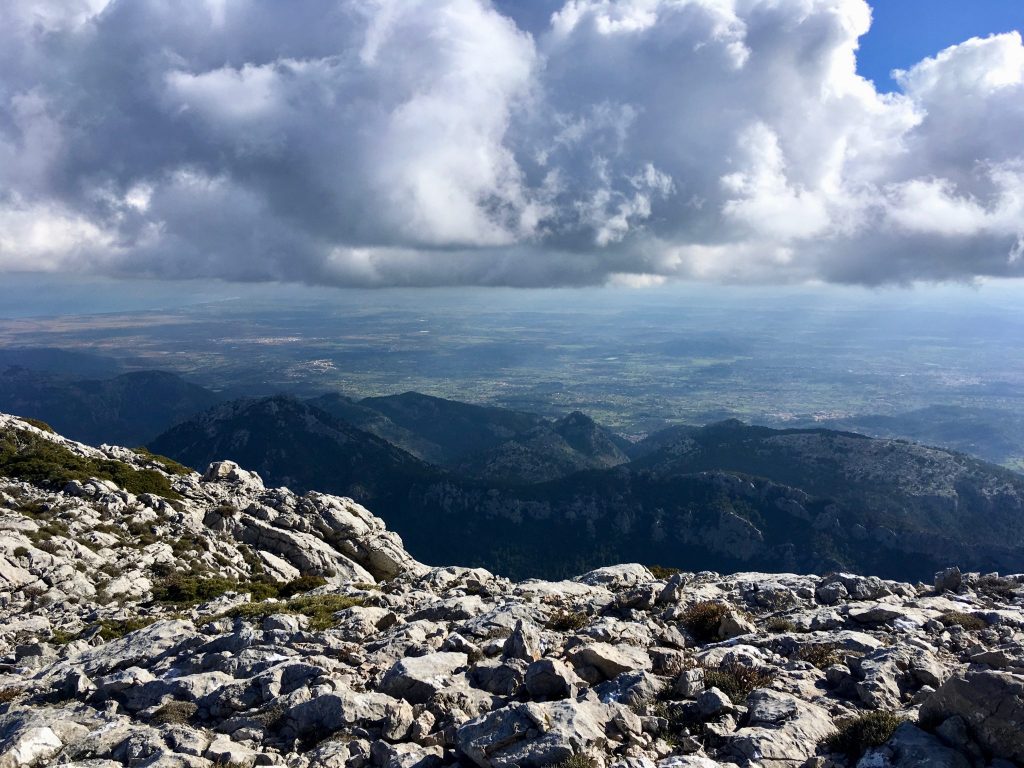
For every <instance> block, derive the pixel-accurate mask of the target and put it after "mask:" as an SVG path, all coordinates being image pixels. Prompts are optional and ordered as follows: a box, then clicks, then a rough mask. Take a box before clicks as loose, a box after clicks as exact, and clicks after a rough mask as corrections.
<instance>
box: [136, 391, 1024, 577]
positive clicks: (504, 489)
mask: <svg viewBox="0 0 1024 768" xmlns="http://www.w3.org/2000/svg"><path fill="white" fill-rule="evenodd" d="M381 401H385V402H386V403H387V408H388V411H387V412H388V413H389V414H392V415H398V419H397V421H390V422H389V424H384V423H383V422H381V421H379V420H377V419H370V418H369V417H368V416H367V414H366V413H365V411H362V410H360V411H359V412H360V413H361V414H362V415H363V416H366V417H367V421H364V424H366V425H368V426H374V427H375V428H378V429H384V428H385V427H386V428H387V429H388V430H391V429H393V428H394V427H397V428H400V429H402V430H406V432H404V433H403V434H411V435H414V436H415V438H416V440H417V441H424V440H428V441H430V443H431V444H432V445H433V446H434V450H442V449H443V448H444V447H445V446H447V447H448V449H453V448H454V447H455V444H454V443H452V442H450V441H448V436H449V434H450V433H449V432H448V431H447V429H446V426H445V425H446V424H447V423H448V420H449V419H450V418H454V417H453V414H457V415H458V418H459V419H461V420H462V422H461V423H462V424H463V425H464V426H465V427H466V428H467V430H471V434H472V435H473V438H472V439H473V440H474V445H475V446H476V448H477V455H478V456H479V457H481V459H480V460H479V461H476V462H474V461H468V460H467V458H466V456H465V455H464V454H462V453H460V452H455V453H447V454H445V456H446V462H447V463H448V464H449V466H439V465H436V464H432V463H428V462H425V461H423V460H422V459H420V458H418V457H417V456H414V455H413V454H412V453H410V452H408V451H406V450H403V449H401V448H398V447H397V446H394V445H392V444H390V443H389V442H387V441H385V440H384V439H382V438H381V437H379V436H378V435H376V434H373V433H371V432H369V431H366V430H363V429H359V428H357V427H355V426H353V425H352V424H350V423H347V422H345V421H343V420H341V419H340V418H338V417H336V416H333V415H331V414H329V413H327V411H325V410H323V409H321V408H318V407H316V406H314V405H312V404H311V403H309V402H302V401H299V400H296V399H293V398H287V397H274V398H267V399H263V400H255V401H241V402H237V403H232V404H228V405H223V406H220V407H218V408H216V409H214V410H213V411H211V412H209V413H207V414H204V415H203V416H201V417H198V418H196V419H193V420H191V421H189V422H186V423H184V424H181V425H179V426H177V427H175V428H174V429H172V430H171V431H169V432H167V433H166V434H164V435H162V436H161V437H160V438H158V439H157V440H155V441H153V442H152V443H151V444H150V447H151V448H152V449H153V450H154V451H155V452H157V453H162V454H165V455H168V456H171V457H172V458H175V459H177V460H179V461H182V462H184V463H187V464H191V465H192V466H196V467H203V466H205V465H206V464H207V463H208V462H210V461H214V460H216V459H222V458H231V459H234V460H236V461H239V462H240V463H243V464H244V465H246V466H249V467H252V468H254V469H256V470H257V471H259V472H260V473H261V475H263V476H264V479H265V480H267V481H268V482H270V483H273V484H284V485H288V486H289V487H292V488H293V489H294V490H306V489H309V488H314V487H317V488H321V489H323V490H326V491H329V492H332V493H341V494H347V495H351V496H354V497H355V498H356V499H357V500H360V501H363V502H365V503H367V504H370V505H373V507H374V508H375V509H377V510H378V511H379V512H380V514H381V515H382V516H383V517H384V518H385V519H386V520H387V521H388V524H389V525H390V526H391V527H392V528H394V529H395V530H397V531H398V532H399V533H400V534H401V535H402V537H403V539H404V540H405V541H406V544H407V545H408V547H409V548H410V551H412V552H413V553H414V554H415V555H416V556H417V557H419V558H422V559H424V560H425V561H427V562H460V563H464V564H469V565H482V566H485V567H488V568H491V569H494V570H497V571H499V572H502V573H508V574H511V575H514V576H527V575H546V576H558V575H565V574H568V573H571V572H573V571H577V570H579V569H580V568H588V567H592V566H596V565H601V564H605V563H610V562H618V561H623V560H638V561H642V562H648V563H660V564H663V565H669V566H676V567H683V568H688V569H697V570H700V569H714V570H724V571H728V570H735V569H743V568H753V569H757V568H767V567H769V566H770V567H772V568H774V569H776V570H779V569H782V570H793V571H797V572H799V571H804V570H810V571H819V572H820V571H828V570H836V569H847V570H856V571H862V572H869V573H876V574H880V575H884V576H892V577H897V576H899V577H903V578H915V577H916V578H924V577H925V576H927V575H928V574H929V572H930V569H934V568H937V567H940V566H941V565H942V564H943V563H947V562H958V563H960V564H961V565H963V567H965V568H973V569H993V570H1003V571H1006V570H1021V569H1022V568H1024V477H1021V476H1020V475H1017V474H1015V473H1013V472H1010V471H1008V470H1006V469H1003V468H1001V467H997V466H994V465H991V464H986V463H985V462H982V461H979V460H976V459H972V458H969V457H967V456H964V455H962V454H958V453H955V452H952V451H948V450H945V449H937V448H927V447H924V446H921V445H917V444H913V443H908V442H906V441H900V440H877V439H872V438H868V437H864V436H862V435H857V434H852V433H844V432H836V431H830V430H824V429H810V430H773V429H768V428H765V427H751V426H747V425H744V424H742V423H740V422H737V421H728V422H723V423H720V424H714V425H709V426H707V427H701V428H687V429H677V428H673V429H671V430H669V431H666V432H665V433H658V434H655V435H652V436H651V437H649V438H648V439H647V440H645V441H643V442H642V443H640V444H638V445H636V446H634V447H633V448H632V451H631V452H632V454H633V458H632V460H629V461H625V460H623V457H624V455H625V454H624V453H623V452H622V451H621V449H620V448H618V446H617V445H616V443H615V441H614V440H612V439H611V438H609V437H607V435H606V433H605V431H604V430H602V429H600V428H598V427H596V425H593V422H591V421H590V420H589V419H587V418H586V417H585V416H583V415H582V414H571V415H570V416H568V417H566V418H564V419H561V420H558V421H555V422H546V423H534V425H533V426H530V425H529V423H526V422H522V423H519V422H515V421H514V418H515V416H514V415H513V414H512V413H511V412H504V413H502V412H500V411H501V409H480V410H473V409H474V408H475V407H474V406H465V404H461V403H451V402H450V401H443V400H440V401H439V400H438V399H437V398H428V397H426V396H423V395H414V394H411V393H408V394H405V395H399V396H396V397H395V398H374V402H373V405H374V406H375V407H381ZM395 401H398V405H396V404H395ZM364 403H366V401H362V402H361V403H359V404H358V405H359V406H361V407H366V408H368V407H370V406H368V405H364ZM381 410H384V408H383V407H381ZM378 413H379V411H378ZM410 414H412V415H410ZM473 415H475V416H476V417H477V418H476V419H474V418H472V416H473ZM388 418H389V420H390V416H389V417H388ZM510 423H511V424H515V425H516V426H517V427H518V428H526V427H529V428H528V429H526V430H525V431H524V432H520V433H516V432H515V431H514V430H513V429H512V428H511V427H508V425H509V424H510ZM382 424H383V426H382ZM392 425H393V426H392ZM496 425H504V426H506V427H508V432H504V433H503V432H501V431H500V430H498V429H497V427H496ZM414 430H415V431H414ZM431 438H433V439H431ZM502 438H504V439H502ZM566 451H569V453H568V454H567V453H566ZM566 455H568V456H569V459H567V460H566V461H565V462H564V463H561V464H559V460H560V459H561V458H563V457H565V456H566ZM483 457H489V458H483ZM547 457H551V458H550V460H548V458H547ZM581 462H582V463H586V462H590V463H591V464H598V463H600V462H605V466H604V467H603V468H586V469H580V470H577V469H574V468H573V467H575V466H576V465H577V464H579V463H581ZM609 464H610V466H609ZM538 465H540V466H543V467H544V472H542V473H541V474H540V475H539V476H538V477H536V478H534V479H535V480H536V482H532V483H530V482H526V480H527V479H528V477H529V473H530V470H531V468H533V467H534V466H538ZM496 466H500V467H501V470H500V471H494V469H493V468H494V467H496ZM481 467H483V468H486V471H484V470H483V469H481Z"/></svg>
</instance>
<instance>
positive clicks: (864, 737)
mask: <svg viewBox="0 0 1024 768" xmlns="http://www.w3.org/2000/svg"><path fill="white" fill-rule="evenodd" d="M902 722H903V718H902V717H900V716H899V715H897V714H896V713H895V712H887V711H884V710H881V711H877V712H866V713H864V714H863V715H858V716H857V717H847V718H843V719H841V720H837V721H836V728H837V731H836V733H835V734H833V735H832V736H830V737H829V738H827V739H825V741H824V742H823V743H824V745H825V747H826V748H827V749H829V750H830V751H832V752H842V753H843V754H845V755H847V756H848V757H850V758H851V759H853V760H857V759H859V758H860V756H861V755H863V754H864V753H865V752H867V750H868V749H870V748H871V747H880V746H881V745H882V744H885V742H887V741H888V740H889V739H891V738H892V735H893V733H894V732H895V731H896V729H897V728H898V727H899V725H900V723H902Z"/></svg>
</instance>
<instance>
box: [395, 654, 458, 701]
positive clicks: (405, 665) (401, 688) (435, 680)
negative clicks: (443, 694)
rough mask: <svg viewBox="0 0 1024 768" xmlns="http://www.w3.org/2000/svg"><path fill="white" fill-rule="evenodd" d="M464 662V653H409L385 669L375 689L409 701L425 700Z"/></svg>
mask: <svg viewBox="0 0 1024 768" xmlns="http://www.w3.org/2000/svg"><path fill="white" fill-rule="evenodd" d="M464 666H466V654H464V653H450V652H442V653H428V654H426V655H424V656H409V657H407V658H404V659H402V660H400V661H398V662H396V663H395V664H394V665H393V666H392V667H391V669H389V670H388V671H387V673H386V674H385V675H384V678H383V679H382V680H381V682H380V685H378V686H377V689H378V690H379V691H381V692H383V693H386V694H388V695H389V696H394V697H395V698H398V699H405V700H406V701H408V702H410V703H412V704H425V703H426V702H427V701H428V700H429V699H430V697H431V696H433V695H434V694H435V693H437V692H438V691H439V690H441V689H442V688H445V687H446V686H448V685H449V684H450V683H451V680H452V675H453V674H454V673H455V670H456V669H459V668H460V667H464Z"/></svg>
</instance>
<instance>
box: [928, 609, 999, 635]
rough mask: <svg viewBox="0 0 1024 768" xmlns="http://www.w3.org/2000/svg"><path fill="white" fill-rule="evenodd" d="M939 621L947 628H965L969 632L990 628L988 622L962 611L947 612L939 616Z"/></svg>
mask: <svg viewBox="0 0 1024 768" xmlns="http://www.w3.org/2000/svg"><path fill="white" fill-rule="evenodd" d="M939 621H941V622H942V623H943V624H945V625H946V626H947V627H963V628H964V629H966V630H968V631H976V630H980V629H985V628H986V627H987V626H988V622H986V621H985V620H984V619H981V618H978V617H977V616H974V615H972V614H970V613H961V612H960V611H946V612H945V613H944V614H942V615H941V616H939Z"/></svg>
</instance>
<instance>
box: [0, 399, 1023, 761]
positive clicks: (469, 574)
mask: <svg viewBox="0 0 1024 768" xmlns="http://www.w3.org/2000/svg"><path fill="white" fill-rule="evenodd" d="M0 438H2V439H0V468H2V472H0V475H5V476H3V477H0V655H2V656H3V658H2V660H0V702H2V703H0V766H2V767H3V768H7V767H8V766H44V765H66V766H79V767H81V768H85V767H86V766H88V767H89V768H113V766H154V767H167V768H171V767H178V766H183V767H187V768H193V767H200V766H202V767H207V766H211V767H212V766H217V765H221V766H227V765H231V766H256V765H282V766H291V767H292V768H306V767H307V766H309V768H312V767H313V766H326V767H327V768H332V767H336V768H341V767H344V768H371V766H372V767H374V768H385V767H386V768H435V767H437V766H442V765H453V764H456V763H458V764H461V765H465V766H478V767H479V768H510V767H511V766H514V765H515V766H523V767H524V768H543V767H544V766H554V765H559V764H561V765H563V767H564V768H604V767H606V766H613V765H614V766H619V768H654V766H655V765H656V766H657V768H690V767H692V768H715V766H730V765H744V766H746V765H749V766H765V767H768V768H782V766H808V768H809V767H810V766H817V767H818V768H826V766H829V765H833V766H837V767H838V766H844V765H849V766H852V765H854V764H858V765H860V766H862V768H887V767H888V766H901V767H905V768H909V767H910V766H954V767H955V768H982V767H983V766H993V768H995V767H996V766H1007V765H1012V764H1013V761H1016V762H1017V764H1020V763H1021V762H1022V761H1024V735H1022V731H1021V727H1020V725H1021V722H1022V721H1024V577H1019V576H1011V577H999V576H996V575H993V574H988V575H980V574H960V573H959V572H958V571H956V570H952V569H951V570H948V571H944V572H942V573H940V574H938V575H937V577H936V580H935V583H934V584H929V585H924V584H916V585H914V584H905V583H899V582H893V581H884V580H881V579H878V578H873V577H864V576H853V575H848V574H832V575H828V576H801V575H793V574H774V575H773V574H762V573H739V574H733V575H721V574H717V573H710V572H703V573H696V574H694V573H667V572H660V571H659V572H658V573H652V572H651V571H650V570H648V569H647V568H645V567H643V566H640V565H620V566H613V567H608V568H602V569H599V570H596V571H592V572H590V573H587V574H584V575H582V576H580V577H578V578H575V579H572V580H568V581H560V582H549V581H538V580H531V581H525V582H519V583H514V582H510V581H508V580H506V579H503V578H500V577H496V576H494V575H492V574H491V573H489V572H487V571H485V570H482V569H468V568H456V567H447V568H428V567H427V566H424V565H422V564H420V563H419V562H417V561H416V560H414V559H413V558H412V557H411V556H410V555H409V554H408V553H407V552H406V551H405V550H404V548H403V546H402V543H401V541H400V540H399V538H398V537H397V536H395V535H394V534H393V533H390V532H388V531H387V530H386V529H385V527H384V525H383V523H382V522H381V521H380V520H379V519H377V518H376V517H374V516H373V515H372V514H370V513H369V512H368V511H367V510H365V509H363V508H362V507H360V506H359V505H357V504H355V503H353V502H352V501H350V500H348V499H344V498H339V497H335V496H329V495H325V494H320V493H306V494H304V495H301V496H299V495H296V494H295V493H292V492H291V491H289V490H288V489H285V488H277V489H267V488H265V487H264V485H263V483H262V481H261V480H260V478H259V477H258V476H257V475H255V474H253V473H251V472H248V471H246V470H244V469H241V468H239V467H238V466H237V465H234V464H232V463H229V462H221V463H216V464H214V465H212V466H211V467H210V468H209V470H208V471H206V473H205V474H204V475H202V476H200V475H199V474H197V473H189V472H187V471H186V470H183V469H180V468H177V467H175V466H174V464H173V463H172V462H167V461H164V460H163V459H161V458H160V457H156V456H152V455H147V454H139V453H137V452H134V451H129V450H127V449H124V448H116V447H108V446H104V447H102V448H101V449H94V448H89V447H87V446H83V445H80V444H77V443H73V442H71V441H68V440H65V439H63V438H61V437H59V436H57V435H53V434H51V433H48V432H45V431H43V430H41V429H37V428H35V427H32V426H30V425H28V424H26V423H25V422H22V421H20V420H18V419H16V418H14V417H10V416H5V415H0ZM61 461H63V462H64V463H63V464H61V463H60V462H61ZM90 473H93V474H94V475H95V477H90V476H89V475H90Z"/></svg>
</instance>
